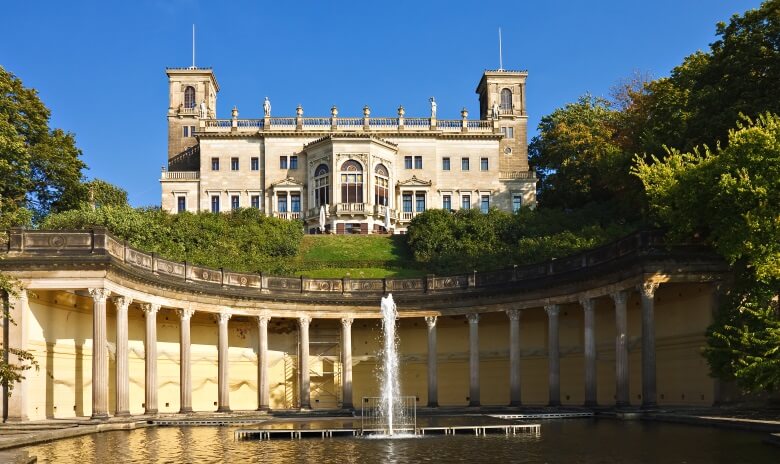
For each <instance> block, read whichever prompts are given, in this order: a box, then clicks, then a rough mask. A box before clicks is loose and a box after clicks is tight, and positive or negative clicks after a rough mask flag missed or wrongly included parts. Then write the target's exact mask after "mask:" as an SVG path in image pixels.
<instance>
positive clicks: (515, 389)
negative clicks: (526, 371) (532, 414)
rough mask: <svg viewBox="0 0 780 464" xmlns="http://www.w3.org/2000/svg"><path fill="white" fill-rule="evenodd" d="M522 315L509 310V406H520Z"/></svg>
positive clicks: (519, 312)
mask: <svg viewBox="0 0 780 464" xmlns="http://www.w3.org/2000/svg"><path fill="white" fill-rule="evenodd" d="M520 314H522V312H521V311H520V310H519V309H508V310H507V311H506V315H507V316H509V406H520V405H521V404H522V402H521V400H520Z"/></svg>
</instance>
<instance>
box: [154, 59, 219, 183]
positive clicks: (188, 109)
mask: <svg viewBox="0 0 780 464" xmlns="http://www.w3.org/2000/svg"><path fill="white" fill-rule="evenodd" d="M165 73H166V74H167V75H168V102H169V103H168V164H169V169H171V168H172V169H175V170H188V169H190V168H192V169H197V167H198V164H197V163H196V164H195V165H194V166H190V165H191V164H192V163H193V162H195V160H194V157H193V156H187V154H188V153H191V151H192V150H189V151H188V149H191V148H192V147H194V146H196V145H197V140H196V139H195V130H196V128H197V127H198V125H199V124H198V122H199V120H200V119H201V111H202V108H201V107H202V106H203V105H205V110H206V111H205V116H206V118H215V117H216V114H217V92H219V84H217V78H216V77H215V76H214V72H213V71H212V70H211V68H196V67H189V68H166V70H165ZM171 164H172V165H171Z"/></svg>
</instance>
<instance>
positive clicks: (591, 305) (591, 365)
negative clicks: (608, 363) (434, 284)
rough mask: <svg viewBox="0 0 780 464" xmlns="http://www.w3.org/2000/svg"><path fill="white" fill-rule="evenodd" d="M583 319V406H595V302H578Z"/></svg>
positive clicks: (587, 299) (586, 299) (585, 299)
mask: <svg viewBox="0 0 780 464" xmlns="http://www.w3.org/2000/svg"><path fill="white" fill-rule="evenodd" d="M580 305H581V306H582V311H583V319H584V324H583V326H584V331H585V333H584V337H583V341H584V344H585V346H584V347H583V350H582V351H583V357H584V358H585V406H596V404H597V393H596V328H595V321H594V310H595V307H596V300H594V299H593V298H584V299H582V300H580Z"/></svg>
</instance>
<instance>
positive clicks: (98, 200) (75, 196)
mask: <svg viewBox="0 0 780 464" xmlns="http://www.w3.org/2000/svg"><path fill="white" fill-rule="evenodd" d="M62 203H64V204H68V205H78V206H79V207H82V206H90V207H91V206H95V207H97V208H99V207H102V206H129V203H128V201H127V191H126V190H124V189H123V188H120V187H117V186H116V185H114V184H111V183H109V182H106V181H104V180H102V179H92V180H90V181H87V182H83V183H81V184H79V185H78V186H77V187H75V188H72V189H70V190H67V191H65V192H64V194H63V197H62Z"/></svg>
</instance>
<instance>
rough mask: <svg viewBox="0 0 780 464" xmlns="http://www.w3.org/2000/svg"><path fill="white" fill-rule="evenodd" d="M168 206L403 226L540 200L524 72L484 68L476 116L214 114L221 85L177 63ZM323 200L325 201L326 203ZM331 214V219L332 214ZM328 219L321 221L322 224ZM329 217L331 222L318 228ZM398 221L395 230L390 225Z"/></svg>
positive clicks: (342, 224) (311, 224)
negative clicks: (429, 216) (432, 215)
mask: <svg viewBox="0 0 780 464" xmlns="http://www.w3.org/2000/svg"><path fill="white" fill-rule="evenodd" d="M166 73H167V75H168V82H169V102H170V103H169V107H168V166H167V168H164V169H163V172H162V177H161V179H160V183H161V185H162V207H163V209H165V210H166V211H170V212H181V211H193V212H194V211H213V212H220V211H230V210H232V209H236V208H248V207H251V208H258V209H261V210H263V211H264V212H265V213H266V214H268V215H270V216H275V217H280V218H286V219H295V220H298V219H300V220H303V221H304V223H305V224H306V230H307V231H308V232H310V233H316V232H318V231H319V230H320V229H321V227H322V226H323V225H324V229H325V230H326V231H329V232H331V233H340V234H341V233H377V232H382V233H385V232H396V233H398V232H403V231H405V229H406V226H407V225H408V223H409V221H411V220H412V218H413V217H414V216H415V215H417V214H418V213H420V212H422V211H425V210H426V209H431V208H444V209H451V210H457V209H462V208H479V209H481V210H482V211H487V210H488V209H489V208H492V207H496V208H499V209H502V210H505V211H513V210H517V209H518V208H520V207H521V206H522V205H532V204H534V202H535V189H536V177H535V174H534V172H533V171H532V170H531V169H529V167H528V144H527V125H528V117H527V113H526V89H525V83H526V78H527V76H528V73H527V72H525V71H509V70H503V69H500V70H493V71H485V72H484V74H483V75H482V79H481V80H480V81H479V84H478V85H477V89H476V93H477V94H478V95H479V104H480V105H479V107H480V114H479V119H469V114H468V111H467V110H466V109H465V108H464V109H463V111H461V118H460V119H437V115H436V102H435V100H434V98H433V97H431V100H430V102H431V113H430V114H429V115H428V117H424V118H420V117H406V115H405V110H404V108H403V106H401V107H399V108H398V114H397V115H396V116H395V117H373V116H371V109H370V108H369V107H368V106H366V107H364V108H363V117H358V118H353V117H349V118H347V117H340V116H339V110H338V108H337V107H336V106H334V107H333V108H331V114H330V116H328V117H304V116H303V108H301V107H300V106H298V108H297V109H296V115H295V116H292V117H274V116H272V111H271V103H270V101H269V100H268V99H266V101H265V102H264V104H263V108H262V111H263V116H262V117H261V118H258V119H239V118H238V110H237V109H236V108H233V110H232V113H231V118H230V119H217V93H218V92H219V84H218V83H217V80H216V77H215V75H214V72H213V71H212V70H211V69H209V68H196V67H191V68H169V69H167V70H166ZM323 207H324V208H323ZM323 212H324V217H322V216H323V214H322V213H323ZM323 220H324V221H323ZM322 222H324V224H321V223H322ZM388 226H389V229H390V230H389V231H388V230H387V229H388Z"/></svg>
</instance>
